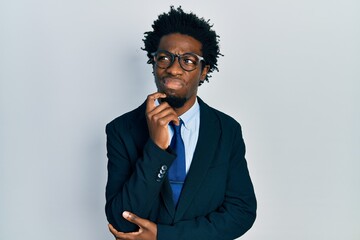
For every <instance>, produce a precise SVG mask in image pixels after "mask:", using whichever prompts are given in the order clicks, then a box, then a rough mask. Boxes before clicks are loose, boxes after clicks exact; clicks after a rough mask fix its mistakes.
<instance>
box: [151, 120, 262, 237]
mask: <svg viewBox="0 0 360 240" xmlns="http://www.w3.org/2000/svg"><path fill="white" fill-rule="evenodd" d="M233 131H234V132H235V135H234V137H233V139H232V145H231V148H230V149H229V150H230V152H231V154H230V155H229V156H230V159H229V161H230V163H229V167H228V175H227V185H226V191H225V196H224V201H223V203H222V204H221V206H220V207H218V208H217V209H216V210H214V211H212V212H209V213H208V214H207V215H205V216H199V217H197V218H195V219H188V220H183V221H179V222H177V223H175V224H173V225H161V224H158V240H167V239H172V240H181V239H208V240H212V239H213V240H221V239H223V240H230V239H235V238H237V237H239V236H241V235H243V234H244V233H245V232H246V231H247V230H248V229H250V228H251V226H252V225H253V223H254V221H255V218H256V205H257V203H256V198H255V193H254V189H253V185H252V182H251V179H250V176H249V171H248V168H247V163H246V160H245V145H244V141H243V139H242V135H241V128H240V125H239V124H237V129H233Z"/></svg>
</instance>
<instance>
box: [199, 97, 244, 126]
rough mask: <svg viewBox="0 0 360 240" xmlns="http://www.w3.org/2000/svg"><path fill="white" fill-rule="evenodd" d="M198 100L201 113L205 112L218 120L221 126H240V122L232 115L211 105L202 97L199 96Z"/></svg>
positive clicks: (204, 113)
mask: <svg viewBox="0 0 360 240" xmlns="http://www.w3.org/2000/svg"><path fill="white" fill-rule="evenodd" d="M198 101H199V104H200V114H201V113H203V115H205V116H204V117H206V118H210V119H214V120H217V121H219V123H220V125H221V126H223V127H226V128H240V124H239V122H238V121H237V120H236V119H234V118H233V117H231V116H230V115H228V114H226V113H224V112H222V111H220V110H217V109H215V108H213V107H211V106H209V105H208V104H206V103H205V102H204V101H203V100H201V99H200V98H198Z"/></svg>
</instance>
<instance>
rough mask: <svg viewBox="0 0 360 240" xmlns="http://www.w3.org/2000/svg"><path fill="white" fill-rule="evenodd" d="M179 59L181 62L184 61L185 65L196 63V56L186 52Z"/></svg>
mask: <svg viewBox="0 0 360 240" xmlns="http://www.w3.org/2000/svg"><path fill="white" fill-rule="evenodd" d="M181 60H182V62H183V63H185V64H186V65H197V63H198V61H199V60H198V58H197V57H196V56H193V55H191V54H186V55H183V56H182V57H181Z"/></svg>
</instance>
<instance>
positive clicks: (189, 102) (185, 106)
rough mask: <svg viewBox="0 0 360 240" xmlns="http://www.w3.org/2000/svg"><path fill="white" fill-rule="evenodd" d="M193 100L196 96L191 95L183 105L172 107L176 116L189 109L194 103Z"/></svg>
mask: <svg viewBox="0 0 360 240" xmlns="http://www.w3.org/2000/svg"><path fill="white" fill-rule="evenodd" d="M195 100H196V96H194V97H191V98H189V99H188V100H187V101H186V102H185V104H184V106H182V107H180V108H174V110H175V112H176V114H177V115H178V116H181V115H183V114H184V113H185V112H186V111H187V110H189V109H190V108H191V107H192V106H193V105H194V103H195Z"/></svg>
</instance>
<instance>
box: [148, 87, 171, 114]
mask: <svg viewBox="0 0 360 240" xmlns="http://www.w3.org/2000/svg"><path fill="white" fill-rule="evenodd" d="M165 97H166V94H165V93H160V92H156V93H153V94H150V95H148V96H147V100H146V112H149V111H151V110H152V109H154V108H155V107H156V106H155V100H156V99H158V98H165Z"/></svg>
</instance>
